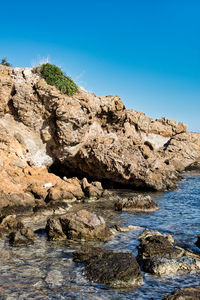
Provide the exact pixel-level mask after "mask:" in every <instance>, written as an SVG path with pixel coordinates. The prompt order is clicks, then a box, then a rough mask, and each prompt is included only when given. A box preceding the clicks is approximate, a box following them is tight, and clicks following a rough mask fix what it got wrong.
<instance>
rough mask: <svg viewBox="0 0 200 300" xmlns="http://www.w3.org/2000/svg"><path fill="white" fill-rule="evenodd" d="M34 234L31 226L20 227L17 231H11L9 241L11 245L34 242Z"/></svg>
mask: <svg viewBox="0 0 200 300" xmlns="http://www.w3.org/2000/svg"><path fill="white" fill-rule="evenodd" d="M35 239H36V236H35V234H34V232H33V230H32V229H31V228H25V227H24V228H21V229H20V230H18V231H15V232H11V233H10V235H9V243H10V245H11V246H15V247H19V246H28V245H32V244H33V243H34V240H35Z"/></svg>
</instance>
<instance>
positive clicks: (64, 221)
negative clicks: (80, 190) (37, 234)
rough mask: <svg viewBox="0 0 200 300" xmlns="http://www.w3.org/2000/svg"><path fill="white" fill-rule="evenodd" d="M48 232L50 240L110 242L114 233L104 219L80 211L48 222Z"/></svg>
mask: <svg viewBox="0 0 200 300" xmlns="http://www.w3.org/2000/svg"><path fill="white" fill-rule="evenodd" d="M46 232H47V236H48V239H49V240H60V239H69V240H83V241H84V240H100V241H106V240H108V239H109V238H110V237H111V235H112V233H111V230H110V229H109V228H108V226H107V225H106V224H105V221H104V219H103V218H102V217H100V216H97V215H95V214H94V213H91V212H88V211H87V210H80V211H78V212H77V213H73V212H72V213H67V214H65V215H62V216H61V217H59V218H57V217H51V218H49V219H48V221H47V225H46Z"/></svg>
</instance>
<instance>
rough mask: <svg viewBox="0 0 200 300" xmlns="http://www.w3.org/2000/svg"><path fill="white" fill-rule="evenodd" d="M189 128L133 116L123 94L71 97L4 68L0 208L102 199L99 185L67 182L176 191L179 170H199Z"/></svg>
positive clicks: (198, 146)
mask: <svg viewBox="0 0 200 300" xmlns="http://www.w3.org/2000/svg"><path fill="white" fill-rule="evenodd" d="M186 129H187V128H186V125H184V124H183V123H179V122H176V121H170V120H167V119H165V118H162V119H157V120H153V119H151V118H149V117H147V116H146V115H145V114H144V113H140V112H136V111H135V110H127V109H126V108H125V106H124V104H123V102H122V100H121V99H120V97H118V96H103V97H97V96H96V95H94V94H91V93H89V92H86V91H84V90H82V89H81V88H80V89H79V91H78V93H76V94H75V95H74V96H73V97H69V96H67V95H63V94H61V93H60V91H58V90H57V89H56V88H55V87H53V86H49V85H47V84H46V82H45V81H44V79H42V78H41V77H40V75H39V74H38V73H37V72H36V71H35V70H34V69H28V68H15V69H12V68H9V67H5V66H2V65H1V66H0V157H1V158H0V176H1V184H0V207H3V206H7V205H11V204H12V203H15V202H16V201H17V205H26V206H34V205H35V199H40V198H41V199H45V198H46V197H47V199H49V200H50V199H53V200H55V199H60V198H66V197H67V198H69V199H78V198H80V197H82V196H83V195H86V196H89V197H91V198H92V197H93V198H98V197H99V196H100V195H101V194H102V191H101V188H100V189H99V188H98V186H95V184H93V185H88V186H84V187H83V184H82V183H81V182H80V181H78V180H77V179H76V183H75V181H73V182H72V181H71V182H69V181H64V180H62V179H61V178H60V177H63V176H65V177H72V176H79V177H81V178H83V177H87V178H88V180H90V181H91V180H93V181H95V180H99V181H102V182H103V183H105V182H106V183H107V184H109V183H115V184H117V185H119V184H120V185H127V186H129V187H132V188H133V189H148V190H167V189H172V188H175V187H176V184H175V181H176V180H178V179H179V172H180V171H184V170H185V169H187V168H193V169H194V168H199V158H200V134H198V133H191V132H187V131H186ZM49 170H52V172H54V174H53V173H49ZM57 175H59V176H60V177H59V176H57ZM74 184H75V185H74ZM73 185H74V187H73ZM16 199H17V200H16ZM49 200H48V201H49Z"/></svg>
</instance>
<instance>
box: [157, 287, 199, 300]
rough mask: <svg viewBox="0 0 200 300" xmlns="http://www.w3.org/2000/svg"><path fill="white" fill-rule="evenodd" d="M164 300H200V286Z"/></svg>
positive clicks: (177, 292) (164, 297)
mask: <svg viewBox="0 0 200 300" xmlns="http://www.w3.org/2000/svg"><path fill="white" fill-rule="evenodd" d="M162 300H200V286H191V287H186V288H183V289H180V290H176V291H174V292H173V293H171V294H169V295H165V296H163V297H162Z"/></svg>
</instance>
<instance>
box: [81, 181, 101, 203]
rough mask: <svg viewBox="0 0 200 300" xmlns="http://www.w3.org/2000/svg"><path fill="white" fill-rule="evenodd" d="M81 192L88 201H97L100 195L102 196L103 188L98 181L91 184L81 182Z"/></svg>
mask: <svg viewBox="0 0 200 300" xmlns="http://www.w3.org/2000/svg"><path fill="white" fill-rule="evenodd" d="M83 188H84V189H83V190H84V193H85V196H86V197H88V198H89V199H93V200H95V199H99V198H100V197H101V196H102V194H103V188H102V185H101V182H99V181H94V182H91V183H90V184H89V183H88V182H87V183H86V181H84V182H83Z"/></svg>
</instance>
